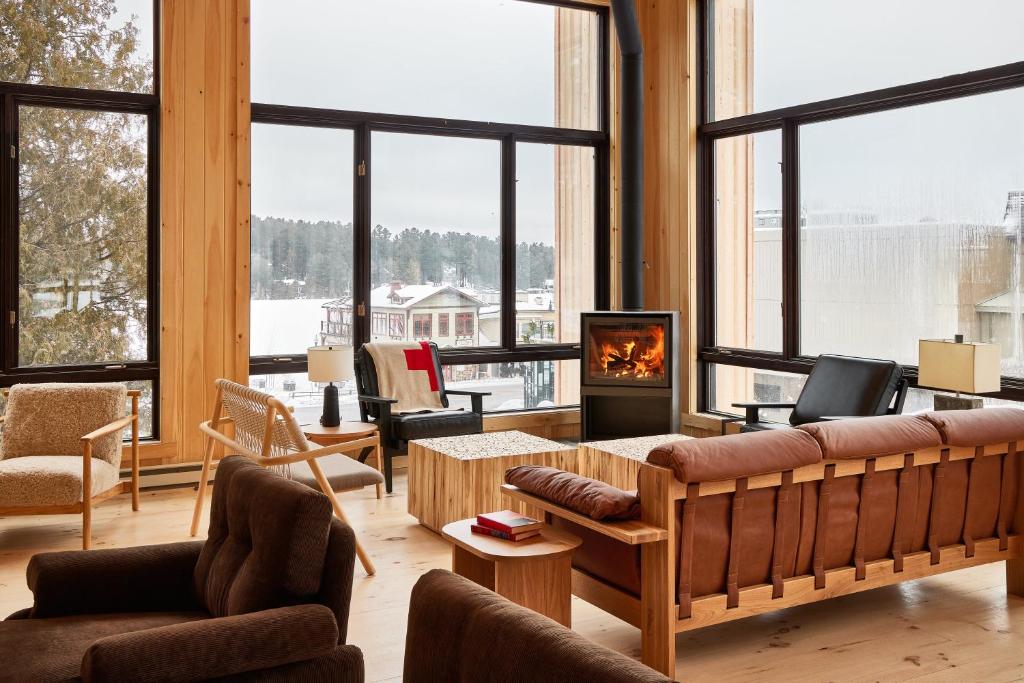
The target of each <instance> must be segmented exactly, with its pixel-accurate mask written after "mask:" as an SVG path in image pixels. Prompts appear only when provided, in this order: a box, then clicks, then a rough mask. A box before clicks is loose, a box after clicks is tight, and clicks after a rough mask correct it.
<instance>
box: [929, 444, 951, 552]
mask: <svg viewBox="0 0 1024 683" xmlns="http://www.w3.org/2000/svg"><path fill="white" fill-rule="evenodd" d="M948 466H949V449H948V448H943V449H942V453H941V454H940V455H939V464H938V465H936V466H935V477H934V482H933V483H932V505H931V509H930V510H929V511H928V550H929V551H930V552H931V564H938V563H939V550H940V548H939V516H940V515H941V514H942V506H941V505H940V504H939V501H940V500H942V488H943V487H942V484H943V482H944V480H945V479H946V467H948Z"/></svg>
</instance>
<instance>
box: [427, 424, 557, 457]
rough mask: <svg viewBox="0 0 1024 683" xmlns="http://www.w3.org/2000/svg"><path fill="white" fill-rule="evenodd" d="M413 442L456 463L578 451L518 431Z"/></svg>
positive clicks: (442, 437)
mask: <svg viewBox="0 0 1024 683" xmlns="http://www.w3.org/2000/svg"><path fill="white" fill-rule="evenodd" d="M412 443H414V444H417V445H418V446H421V447H423V448H427V449H429V450H432V451H434V452H436V453H441V454H443V455H446V456H448V457H449V458H454V459H456V460H481V459H484V458H502V457H505V456H509V455H530V454H531V453H550V452H551V451H574V450H576V448H575V447H574V446H567V445H565V444H564V443H559V442H558V441H551V440H549V439H543V438H541V437H539V436H534V435H533V434H525V433H523V432H518V431H515V430H512V431H508V432H484V433H482V434H466V435H465V436H441V437H438V438H436V439H416V440H415V441H413V442H412Z"/></svg>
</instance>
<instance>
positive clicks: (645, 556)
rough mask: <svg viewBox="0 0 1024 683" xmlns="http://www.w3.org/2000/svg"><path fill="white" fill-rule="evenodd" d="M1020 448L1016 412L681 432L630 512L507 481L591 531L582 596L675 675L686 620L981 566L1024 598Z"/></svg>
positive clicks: (559, 519)
mask: <svg viewBox="0 0 1024 683" xmlns="http://www.w3.org/2000/svg"><path fill="white" fill-rule="evenodd" d="M1018 444H1021V446H1024V410H1018V409H1015V408H994V409H986V410H968V411H948V412H939V413H929V414H926V415H921V416H901V415H896V416H881V417H869V418H861V419H852V420H839V421H834V422H821V423H814V424H808V425H802V426H800V427H798V428H796V429H787V430H774V431H764V432H754V433H745V434H735V435H729V436H719V437H712V438H708V439H696V440H689V441H680V442H674V443H670V444H667V445H665V446H662V447H659V448H656V449H655V450H653V451H652V452H651V453H650V454H649V455H648V458H647V462H646V463H644V464H643V465H642V466H641V469H640V475H639V482H638V483H639V490H638V493H637V495H638V497H639V502H640V505H639V507H640V519H635V520H626V521H609V520H601V519H593V516H592V515H588V514H587V511H588V509H589V508H588V506H586V505H579V504H575V503H574V502H573V501H571V500H567V499H565V498H564V497H561V498H559V497H555V496H551V495H550V489H547V491H548V495H547V497H544V496H542V495H538V494H542V493H544V492H545V488H544V486H543V485H540V484H538V482H536V481H532V480H531V477H529V476H523V475H521V474H519V473H516V472H514V471H510V473H509V475H511V476H507V480H509V481H510V482H511V483H512V484H516V483H518V484H519V486H512V485H506V486H505V489H506V493H507V494H508V495H510V496H511V497H513V498H516V499H519V500H522V501H524V502H527V503H528V504H531V505H535V506H537V507H540V508H541V509H542V510H544V511H545V515H546V517H547V518H548V519H549V521H550V522H551V523H552V524H553V525H555V526H557V527H561V528H564V529H566V530H568V531H571V532H573V533H575V534H577V535H579V536H580V537H582V538H583V541H584V542H583V545H582V546H581V548H580V549H578V550H577V552H576V553H575V554H574V557H573V565H574V577H573V589H574V592H575V593H576V594H577V595H579V596H580V597H582V598H584V599H586V600H588V601H590V602H592V603H594V604H596V605H597V606H599V607H601V608H603V609H605V610H606V611H609V612H612V613H613V614H616V616H619V617H620V618H622V619H624V620H625V621H627V622H630V623H633V624H634V625H636V626H638V627H641V628H642V653H643V654H642V657H643V661H644V662H645V663H646V664H648V665H649V666H652V667H654V668H656V669H658V670H659V671H662V672H663V673H666V674H667V675H670V676H671V675H673V672H674V665H675V638H674V636H675V634H676V633H677V632H681V631H686V630H689V629H692V628H699V627H701V626H707V625H710V624H714V623H719V622H723V621H728V620H731V619H736V618H740V617H746V616H751V615H755V614H760V613H764V612H767V611H772V610H775V609H781V608H784V607H790V606H793V605H796V604H802V603H807V602H813V601H817V600H822V599H826V598H830V597H835V596H838V595H844V594H847V593H853V592H857V591H861V590H866V589H869V588H874V587H878V586H883V585H889V584H893V583H897V582H900V581H904V580H909V579H917V578H921V577H924V576H929V575H932V574H936V573H940V572H944V571H950V570H954V569H960V568H963V567H969V566H974V565H977V564H983V563H987V562H997V561H1006V562H1007V587H1008V591H1009V592H1011V593H1016V594H1018V595H1020V594H1024V559H1022V558H1024V504H1022V502H1021V499H1022V497H1024V496H1022V492H1024V462H1022V455H1021V452H1020V451H1019V450H1018ZM619 493H620V494H623V495H625V494H624V493H623V492H619Z"/></svg>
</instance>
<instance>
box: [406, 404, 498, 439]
mask: <svg viewBox="0 0 1024 683" xmlns="http://www.w3.org/2000/svg"><path fill="white" fill-rule="evenodd" d="M483 430H484V423H483V419H482V418H481V417H480V415H477V414H476V413H474V412H472V411H469V410H435V411H431V412H425V413H403V414H401V415H392V416H391V434H392V435H393V436H394V437H396V438H398V439H401V440H402V441H412V440H413V439H432V438H436V437H439V436H462V435H464V434H479V433H480V432H482V431H483Z"/></svg>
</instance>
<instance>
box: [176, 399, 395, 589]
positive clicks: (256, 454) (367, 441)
mask: <svg viewBox="0 0 1024 683" xmlns="http://www.w3.org/2000/svg"><path fill="white" fill-rule="evenodd" d="M223 382H224V380H218V381H217V397H216V400H215V401H214V409H213V417H211V418H210V419H209V420H207V421H205V422H202V423H201V424H200V425H199V429H200V431H202V432H203V433H204V434H206V435H207V437H208V438H207V441H206V452H205V454H204V456H203V469H202V472H201V474H200V477H199V489H198V492H197V494H196V502H195V508H194V510H193V512H192V524H191V526H190V527H189V535H191V536H195V535H196V534H197V533H198V532H199V520H200V517H202V512H203V502H204V501H205V499H206V490H207V488H208V486H209V481H210V472H211V469H212V467H213V454H214V447H215V446H216V444H218V443H220V444H222V445H224V446H226V447H227V448H228V449H230V451H231V452H232V453H237V454H239V455H244V456H246V457H248V458H250V459H252V460H253V461H255V462H256V463H257V464H259V465H261V466H263V467H276V466H282V465H290V464H292V463H296V462H306V463H308V464H309V469H310V470H311V471H312V472H313V476H314V477H315V478H316V481H317V483H318V484H319V485H320V490H321V491H322V492H323V493H324V495H326V496H327V498H328V500H330V501H331V507H332V508H333V509H334V514H336V515H337V516H338V518H339V519H340V520H341V521H343V522H345V523H346V524H349V521H348V517H346V516H345V511H344V510H343V509H342V507H341V503H340V502H339V501H338V497H337V495H336V493H345V492H346V491H357V490H359V489H361V488H363V487H362V486H359V487H355V488H351V489H345V490H343V491H338V492H335V491H334V489H333V488H332V487H331V484H330V482H329V481H328V480H327V476H326V475H325V474H324V472H323V469H322V468H321V467H320V464H319V463H318V462H317V458H322V457H324V456H327V455H335V454H342V453H345V454H347V453H359V452H360V451H362V450H363V449H364V448H373V449H376V456H377V458H378V462H380V460H379V458H380V447H381V446H380V439H379V437H378V436H377V435H374V436H371V437H366V438H363V439H356V440H353V441H346V442H344V443H337V444H332V445H330V446H322V447H319V448H311V447H310V442H309V441H308V440H307V439H306V437H305V435H304V434H303V433H302V429H301V428H300V427H299V425H298V423H297V422H296V420H295V416H294V415H293V414H292V412H291V410H289V408H288V406H286V405H285V404H284V403H282V402H280V401H278V400H277V399H276V398H272V397H269V396H267V397H266V399H265V401H264V402H265V405H266V416H265V418H263V419H264V425H263V438H262V442H261V445H260V449H259V451H256V450H254V449H252V448H249V447H248V446H246V445H245V444H244V443H242V442H240V441H239V440H238V439H236V438H233V437H231V436H228V435H227V434H224V433H223V432H221V431H220V429H221V428H222V427H226V426H229V425H234V419H233V418H231V417H230V416H227V415H225V414H224V390H223ZM244 389H246V390H248V389H247V388H244ZM248 391H251V392H252V393H253V394H258V393H259V392H256V391H255V390H248ZM261 396H262V395H261ZM282 430H283V432H284V434H286V435H287V436H284V434H282ZM349 526H351V524H349ZM356 554H357V555H358V556H359V561H360V562H361V563H362V565H363V569H365V570H366V573H367V574H368V575H370V576H373V575H374V574H375V573H376V572H377V570H376V569H375V568H374V566H373V561H372V560H371V559H370V556H369V555H368V554H367V553H366V550H364V549H363V546H362V544H361V543H360V542H359V538H358V536H357V537H356Z"/></svg>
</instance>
